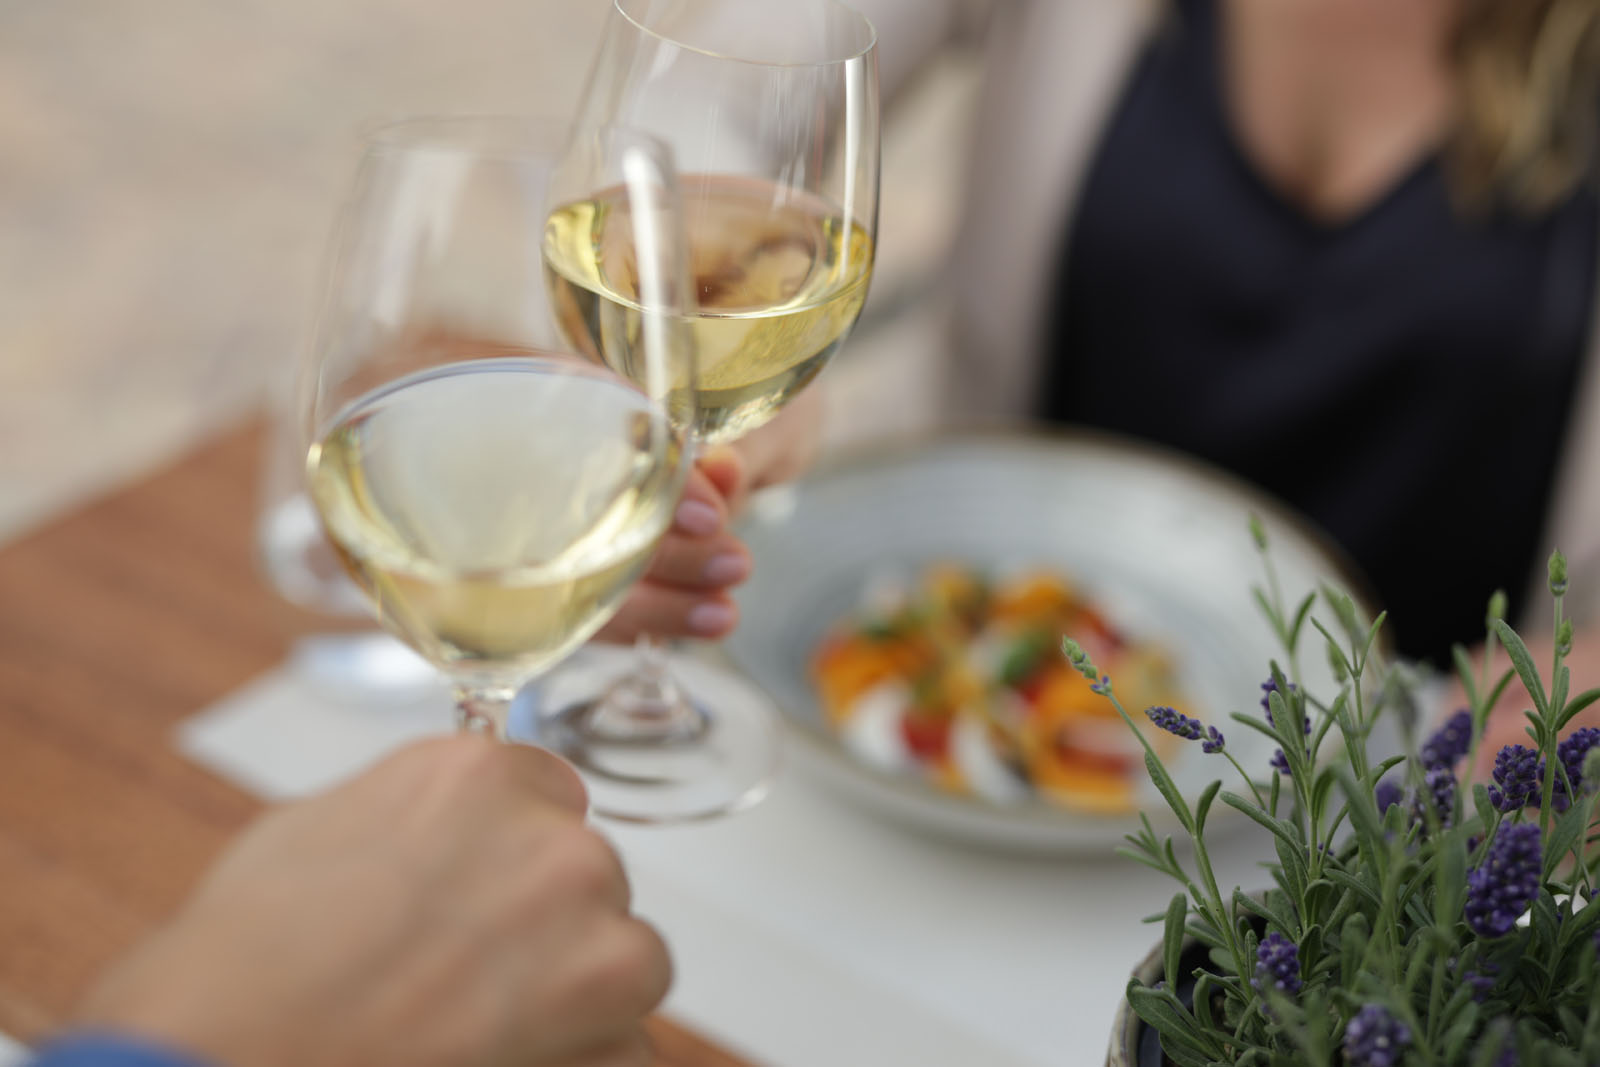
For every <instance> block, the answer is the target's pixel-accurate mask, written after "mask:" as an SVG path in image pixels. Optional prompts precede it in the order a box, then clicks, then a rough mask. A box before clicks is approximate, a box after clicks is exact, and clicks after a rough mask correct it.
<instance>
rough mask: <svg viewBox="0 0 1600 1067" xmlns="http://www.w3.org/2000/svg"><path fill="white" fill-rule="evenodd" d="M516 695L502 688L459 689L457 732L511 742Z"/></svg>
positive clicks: (462, 687) (457, 690)
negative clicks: (509, 721)
mask: <svg viewBox="0 0 1600 1067" xmlns="http://www.w3.org/2000/svg"><path fill="white" fill-rule="evenodd" d="M516 695H517V691H516V690H515V689H512V688H506V687H501V686H472V685H458V686H456V729H457V730H459V731H461V732H462V733H468V734H487V735H488V736H489V737H492V738H494V739H495V740H496V741H505V740H507V737H506V720H507V719H508V718H509V716H510V713H511V701H512V699H513V698H514V697H515V696H516Z"/></svg>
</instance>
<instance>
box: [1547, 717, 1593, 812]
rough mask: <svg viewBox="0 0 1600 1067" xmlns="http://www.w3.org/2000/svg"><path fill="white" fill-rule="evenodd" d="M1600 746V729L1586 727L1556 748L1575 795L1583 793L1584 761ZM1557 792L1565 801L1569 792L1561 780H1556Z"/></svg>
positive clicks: (1573, 733) (1568, 737)
mask: <svg viewBox="0 0 1600 1067" xmlns="http://www.w3.org/2000/svg"><path fill="white" fill-rule="evenodd" d="M1596 745H1600V727H1595V726H1585V727H1583V728H1582V729H1579V730H1574V731H1572V733H1570V734H1568V735H1567V736H1566V738H1565V740H1563V741H1562V742H1561V744H1559V745H1557V746H1556V755H1557V756H1559V757H1560V759H1561V766H1562V767H1563V768H1565V769H1566V772H1567V781H1569V782H1571V783H1572V792H1573V794H1574V795H1578V794H1581V793H1582V792H1583V761H1584V760H1585V759H1586V758H1587V757H1588V755H1589V750H1590V749H1591V748H1594V747H1595V746H1596ZM1556 792H1557V793H1559V794H1561V795H1562V797H1563V798H1564V799H1565V798H1567V792H1566V789H1565V787H1564V786H1563V785H1562V783H1561V780H1560V779H1559V778H1558V779H1556Z"/></svg>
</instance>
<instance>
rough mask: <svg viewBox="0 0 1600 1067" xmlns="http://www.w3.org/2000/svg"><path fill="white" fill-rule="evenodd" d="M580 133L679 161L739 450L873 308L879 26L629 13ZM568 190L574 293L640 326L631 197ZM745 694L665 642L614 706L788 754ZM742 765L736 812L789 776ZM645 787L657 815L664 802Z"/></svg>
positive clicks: (732, 8)
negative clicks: (691, 687) (698, 682)
mask: <svg viewBox="0 0 1600 1067" xmlns="http://www.w3.org/2000/svg"><path fill="white" fill-rule="evenodd" d="M576 124H577V128H578V129H579V130H594V129H604V128H607V127H610V126H613V125H624V126H628V127H630V128H634V129H640V130H645V131H648V132H649V133H650V134H652V135H653V136H656V137H659V138H660V139H661V140H662V141H664V142H665V143H667V144H668V145H669V146H670V147H671V149H672V152H673V155H674V160H675V162H676V163H677V165H678V169H679V187H680V193H681V199H682V203H683V218H684V236H685V240H686V261H687V262H686V269H687V271H688V275H689V279H690V285H691V287H692V291H693V301H692V306H690V307H689V308H688V310H687V315H688V320H687V322H688V330H689V332H690V334H691V335H692V338H693V342H694V347H695V350H696V353H697V361H698V378H697V381H696V382H695V384H694V385H693V386H692V387H688V388H687V390H686V391H689V392H692V393H693V394H694V396H693V403H692V404H689V405H687V408H689V409H692V410H693V412H694V417H693V421H692V423H691V424H690V425H691V427H692V430H693V435H694V438H695V439H696V440H697V441H699V442H702V443H711V444H717V443H723V442H730V441H735V440H737V439H738V438H739V437H741V436H742V435H744V434H746V433H748V432H750V431H751V430H754V429H756V428H757V427H759V426H761V425H763V424H765V423H766V422H768V421H770V420H771V419H773V418H774V417H775V416H777V415H778V414H779V412H781V411H782V410H783V408H784V406H785V405H786V404H787V403H788V402H789V401H790V400H792V399H793V398H794V397H795V396H796V395H797V394H799V393H800V392H801V391H802V390H803V389H805V388H806V386H807V385H808V384H810V382H811V381H813V380H814V379H815V378H816V376H817V374H818V373H820V372H821V370H822V369H823V367H824V366H825V365H826V364H827V362H828V361H829V360H830V359H831V358H832V357H833V356H834V354H835V353H836V352H837V351H838V350H839V348H840V346H841V345H842V344H843V343H844V340H845V338H846V337H847V336H848V334H849V332H850V329H851V327H852V326H853V325H854V324H855V321H856V318H857V316H858V315H859V314H860V312H861V307H862V304H863V303H864V301H865V300H866V295H867V287H868V284H869V282H870V280H871V276H872V264H873V244H874V240H875V238H876V232H877V213H878V206H877V198H878V159H879V133H878V81H877V58H876V36H875V34H874V32H873V29H872V26H871V24H870V23H869V22H868V21H867V20H866V18H864V17H863V16H862V15H860V14H859V13H858V12H856V11H854V10H852V9H851V8H849V7H846V6H845V5H843V4H841V3H837V2H836V0H785V2H784V3H781V4H779V3H772V2H770V0H614V3H613V8H612V11H611V15H610V18H609V21H608V23H607V25H606V29H605V32H604V35H603V37H602V40H601V44H600V48H599V51H598V53H597V55H596V59H595V63H594V67H593V69H592V71H591V73H590V76H589V81H588V84H587V86H586V88H585V90H584V92H583V95H582V98H581V103H580V105H579V110H578V117H577V120H576ZM564 192H565V194H566V196H565V199H564V200H563V201H562V202H561V203H560V204H559V206H558V207H557V208H556V209H555V211H554V212H553V213H552V215H551V219H550V224H549V227H548V229H547V231H546V237H545V255H546V258H547V260H548V261H549V263H550V268H551V272H552V275H553V277H554V278H555V279H556V280H557V282H556V284H557V285H558V286H559V287H564V288H565V289H567V290H568V291H570V292H572V293H575V294H581V297H580V300H581V302H583V303H584V304H585V306H586V307H591V308H599V309H609V310H610V311H611V312H613V313H621V314H624V315H625V314H626V309H628V308H629V307H631V306H633V305H634V304H636V301H637V294H636V293H635V292H634V290H633V286H632V275H631V272H630V267H629V264H628V261H627V255H626V253H625V251H624V249H625V248H626V242H625V241H619V240H616V239H614V238H613V236H612V234H611V229H612V227H614V226H621V227H623V229H624V232H625V230H626V225H627V217H628V216H627V211H626V209H625V208H624V207H623V206H622V205H619V204H618V203H617V202H616V196H617V192H616V190H611V189H605V188H596V187H592V186H591V187H589V188H577V187H574V186H572V185H570V183H569V184H566V185H564ZM573 321H574V322H575V323H576V324H577V329H575V330H574V337H573V340H574V344H575V345H577V346H578V347H580V348H582V349H584V350H585V351H589V352H592V353H595V354H596V356H597V357H598V358H599V359H601V360H602V361H603V362H605V363H606V364H607V365H608V366H611V367H613V368H615V369H617V370H618V371H619V372H620V373H623V374H628V375H631V376H636V375H637V372H638V370H639V367H638V363H637V360H636V357H635V352H634V349H633V343H632V340H631V337H632V334H631V333H630V332H629V331H626V330H615V329H609V330H608V329H606V328H605V325H604V317H603V316H601V315H580V316H575V317H574V319H573ZM735 689H736V687H734V686H732V685H728V686H721V685H718V686H714V687H711V688H710V689H707V688H706V687H701V689H700V690H698V691H688V688H687V687H686V686H683V685H679V684H677V683H676V682H675V681H674V679H673V677H672V674H671V672H670V671H669V670H668V669H667V667H666V663H665V660H664V658H663V656H662V655H661V653H660V652H659V650H658V649H657V648H656V646H655V645H654V644H653V643H651V642H649V641H645V642H642V643H641V650H640V656H639V657H638V661H637V663H636V665H635V667H634V669H632V670H631V671H628V672H625V674H624V676H623V677H622V678H621V679H619V680H618V681H617V682H616V683H615V684H613V685H612V686H611V688H610V689H609V690H607V692H606V693H605V694H603V695H602V696H601V697H600V698H599V701H600V703H601V705H602V706H604V707H609V708H610V709H613V711H616V712H618V713H621V712H624V711H625V712H626V713H628V714H638V713H639V712H638V711H637V709H640V708H655V709H657V713H658V714H661V715H664V716H665V715H669V714H670V715H674V716H677V717H679V718H686V717H687V716H688V714H689V711H687V710H685V709H692V710H693V712H694V713H695V714H696V715H698V717H699V718H701V719H702V720H703V721H704V722H705V724H706V725H705V727H704V729H705V730H706V731H707V733H709V734H710V735H711V736H713V737H717V738H721V739H722V740H723V743H725V744H726V745H728V746H729V747H730V748H731V749H735V750H749V751H758V750H759V751H766V752H771V753H774V756H773V758H774V759H775V758H776V757H775V753H776V751H777V736H778V731H779V725H778V719H777V716H776V714H775V713H774V712H773V711H772V710H771V708H770V707H769V706H767V705H766V704H764V703H763V702H760V701H755V702H749V701H743V700H738V699H729V698H726V697H719V696H718V695H717V694H718V693H728V692H733V691H735ZM713 690H714V691H713ZM629 709H632V710H629ZM591 713H593V714H601V713H603V712H593V711H592V712H591ZM604 713H610V712H604ZM739 766H740V767H742V768H743V769H744V771H745V777H744V779H743V780H742V781H741V780H739V779H738V778H736V777H735V776H733V775H731V774H723V775H722V776H721V781H722V782H723V787H722V788H723V792H724V796H723V798H722V800H721V802H720V807H721V808H724V809H731V808H734V807H738V806H743V805H744V804H747V803H750V802H752V801H753V800H754V798H756V797H758V796H759V795H760V793H761V792H762V791H763V790H764V788H765V783H766V780H767V778H768V777H769V776H770V773H771V771H770V768H768V769H765V770H758V769H757V768H756V766H755V763H754V761H753V760H752V761H743V762H741V763H740V764H739ZM643 777H644V776H641V781H640V783H639V786H638V789H639V792H640V800H639V801H638V806H640V807H641V808H642V807H643V806H644V802H643V799H642V798H643V795H644V794H646V793H648V792H649V791H650V790H651V789H652V788H654V786H652V785H651V784H649V783H647V782H645V781H644V780H643Z"/></svg>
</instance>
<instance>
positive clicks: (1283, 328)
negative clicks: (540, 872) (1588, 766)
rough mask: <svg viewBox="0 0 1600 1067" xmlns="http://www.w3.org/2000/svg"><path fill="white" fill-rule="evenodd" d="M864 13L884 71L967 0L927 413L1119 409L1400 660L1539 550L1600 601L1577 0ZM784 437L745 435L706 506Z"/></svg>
mask: <svg viewBox="0 0 1600 1067" xmlns="http://www.w3.org/2000/svg"><path fill="white" fill-rule="evenodd" d="M857 6H860V7H862V8H863V9H864V10H866V12H867V14H868V15H869V16H870V17H871V18H872V19H873V21H874V24H875V25H876V26H877V27H878V30H879V34H880V38H881V45H880V51H881V53H882V61H883V65H884V82H885V87H886V91H887V90H890V89H892V86H893V84H894V83H895V81H896V80H897V79H898V78H900V77H902V76H903V75H904V74H905V73H906V72H907V71H908V70H909V69H911V68H912V67H913V66H914V65H915V60H916V58H917V55H918V54H919V53H921V52H923V51H924V50H926V49H929V48H931V47H932V46H933V45H934V44H935V43H936V42H937V41H938V40H940V39H943V38H945V37H947V36H949V34H950V33H952V32H954V31H955V28H956V26H957V24H958V23H959V22H960V21H962V20H963V19H965V20H967V21H968V22H970V21H972V19H973V12H974V10H975V9H976V8H983V9H985V10H984V11H983V12H982V13H981V14H980V16H979V18H978V20H977V21H981V22H986V24H987V27H986V37H987V41H988V63H987V67H986V75H985V89H984V93H983V97H982V99H981V100H980V103H979V114H978V121H977V124H976V137H975V141H974V144H973V148H972V151H971V158H972V173H971V176H970V179H969V182H968V186H969V192H968V199H967V205H966V214H965V218H964V220H963V228H962V230H961V233H960V235H959V237H958V239H957V241H956V242H955V244H954V246H953V250H952V258H951V262H950V264H949V273H950V279H951V284H950V286H949V290H948V300H947V304H946V306H947V307H948V308H949V313H950V318H951V323H950V329H949V330H948V336H949V337H950V338H951V345H952V348H953V349H954V350H955V351H954V353H953V355H954V358H953V360H952V361H951V362H950V363H949V365H948V366H949V370H950V377H951V382H950V388H949V389H948V390H947V393H948V396H947V410H946V411H945V412H943V416H944V417H945V418H947V419H952V420H971V419H983V420H992V419H994V418H996V417H1012V418H1019V417H1029V416H1033V417H1044V418H1047V419H1050V420H1056V421H1065V422H1071V423H1076V424H1090V425H1098V426H1104V427H1109V428H1112V429H1115V430H1119V431H1123V432H1127V433H1130V434H1133V435H1135V436H1138V437H1142V438H1146V439H1151V440H1155V441H1160V442H1163V443H1165V444H1168V445H1171V446H1173V447H1176V448H1178V449H1181V450H1183V451H1186V452H1190V453H1192V454H1195V455H1198V456H1201V457H1203V458H1206V459H1208V460H1211V461H1212V462H1214V463H1217V464H1219V465H1221V466H1222V467H1224V468H1226V469H1229V470H1232V471H1234V472H1236V473H1238V474H1239V475H1241V476H1243V477H1245V478H1247V479H1249V480H1251V481H1253V482H1256V483H1258V484H1260V485H1262V486H1264V487H1265V488H1266V489H1268V490H1269V491H1271V492H1274V493H1276V494H1277V495H1279V496H1281V497H1283V498H1285V499H1287V500H1288V501H1289V502H1290V503H1291V504H1293V505H1294V506H1296V507H1298V508H1300V509H1301V510H1303V511H1305V512H1306V513H1308V514H1309V515H1310V516H1311V517H1312V518H1313V519H1314V520H1315V521H1316V522H1318V523H1319V524H1320V525H1321V526H1323V527H1324V528H1325V529H1327V530H1328V531H1329V532H1330V533H1331V534H1332V535H1333V536H1334V537H1335V538H1336V539H1337V540H1339V541H1340V542H1341V543H1342V544H1343V545H1344V546H1345V548H1346V549H1347V550H1348V551H1349V552H1350V553H1351V554H1352V555H1353V556H1354V557H1355V558H1356V560H1357V561H1358V562H1359V564H1360V565H1361V566H1362V567H1363V568H1364V569H1365V570H1366V571H1367V572H1368V574H1369V576H1370V578H1371V579H1372V582H1373V584H1374V585H1375V587H1376V589H1377V592H1378V594H1379V596H1380V598H1381V599H1382V600H1383V602H1384V604H1385V606H1386V607H1388V608H1390V609H1391V610H1392V615H1393V619H1394V626H1395V629H1394V634H1395V636H1396V637H1397V639H1398V641H1399V643H1400V646H1401V648H1402V649H1403V650H1405V651H1406V652H1409V653H1412V654H1415V655H1420V656H1426V657H1428V658H1431V659H1434V660H1435V661H1440V659H1441V657H1442V656H1443V655H1444V653H1445V652H1446V651H1447V649H1448V647H1449V645H1450V644H1451V643H1453V642H1456V641H1460V642H1463V643H1467V644H1474V643H1476V642H1477V641H1478V640H1479V639H1480V638H1481V636H1482V619H1483V607H1484V603H1485V601H1486V599H1487V596H1488V594H1489V593H1490V592H1491V591H1492V590H1493V589H1494V588H1496V587H1500V588H1504V589H1505V590H1506V591H1507V593H1508V594H1510V595H1511V596H1512V598H1513V600H1514V601H1521V602H1522V603H1521V604H1520V605H1518V606H1522V607H1525V606H1527V605H1534V604H1537V601H1535V600H1533V599H1532V598H1531V597H1529V596H1528V595H1527V593H1528V590H1529V588H1530V582H1529V580H1528V579H1529V578H1531V577H1532V575H1533V574H1535V573H1537V571H1538V563H1539V559H1540V557H1542V556H1543V555H1544V554H1545V553H1547V552H1548V551H1549V549H1550V548H1551V547H1552V545H1553V544H1555V543H1557V542H1559V543H1560V544H1561V546H1562V547H1563V548H1564V549H1565V550H1566V551H1567V552H1568V553H1569V554H1570V555H1572V556H1574V573H1575V574H1577V575H1580V576H1582V575H1584V574H1588V573H1590V572H1591V571H1593V572H1594V581H1593V582H1589V583H1584V584H1581V585H1580V584H1578V583H1575V584H1574V589H1573V594H1572V596H1570V597H1569V608H1571V609H1572V613H1573V614H1574V615H1577V616H1579V617H1580V618H1581V617H1582V616H1583V615H1584V614H1585V613H1589V614H1592V615H1600V595H1593V594H1600V470H1597V471H1596V472H1595V476H1594V477H1593V478H1586V477H1585V471H1584V465H1585V464H1586V463H1594V462H1600V430H1596V431H1594V432H1591V431H1590V430H1589V429H1588V426H1589V424H1591V423H1595V422H1597V421H1600V419H1597V418H1592V417H1590V416H1591V413H1592V414H1594V415H1597V416H1600V388H1594V387H1593V384H1594V383H1600V379H1597V378H1596V376H1595V375H1593V374H1589V373H1588V370H1589V368H1591V367H1594V366H1596V365H1597V358H1596V352H1597V351H1600V346H1597V343H1596V338H1597V335H1596V332H1595V330H1594V328H1593V320H1594V314H1593V312H1594V308H1593V306H1592V305H1593V302H1594V301H1593V293H1594V291H1595V289H1596V281H1597V278H1596V275H1597V270H1596V243H1597V234H1600V217H1597V215H1600V209H1597V207H1596V198H1595V194H1594V191H1593V188H1592V183H1591V171H1592V168H1591V155H1592V153H1591V147H1592V142H1593V141H1594V135H1595V132H1596V118H1595V112H1596V106H1595V105H1596V103H1597V101H1600V0H1403V2H1397V0H1114V2H1108V0H989V2H988V3H985V2H984V0H857ZM846 358H847V359H848V358H850V357H846ZM931 358H935V355H934V354H930V359H931ZM839 380H840V379H837V378H834V379H830V376H828V375H825V376H824V377H823V380H822V382H821V388H822V389H823V390H827V389H829V388H832V387H835V386H833V385H831V384H830V382H837V381H839ZM883 402H884V403H885V404H895V405H897V406H899V405H902V404H903V403H904V399H903V397H902V396H901V395H895V396H894V397H887V396H886V397H885V398H884V401H883ZM786 433H787V434H788V437H787V439H785V434H786ZM805 436H806V435H805V434H804V433H803V432H799V431H797V430H796V429H795V428H794V427H793V426H792V425H788V424H786V421H785V420H779V421H778V422H777V423H776V424H774V425H773V426H772V427H771V428H770V429H769V430H768V431H767V432H766V433H765V434H764V435H763V436H762V437H760V438H755V439H752V440H751V441H748V442H745V443H744V445H743V446H742V450H746V451H747V452H748V454H746V455H745V456H744V457H743V458H744V461H745V463H744V468H743V469H742V471H740V472H739V476H738V477H736V478H734V479H732V480H731V481H730V483H729V484H730V485H732V486H733V488H732V490H731V492H730V493H729V494H728V495H729V497H730V499H733V500H735V501H736V500H737V498H738V497H739V496H740V494H741V492H742V490H743V487H744V486H747V485H749V484H760V483H761V482H763V481H766V480H769V477H770V473H771V472H770V471H769V466H770V465H771V464H774V463H777V464H781V463H782V462H783V461H784V457H785V454H786V449H787V448H788V446H789V445H792V444H793V443H794V442H795V441H797V440H802V439H804V438H805ZM1589 482H1594V483H1595V484H1594V485H1593V486H1592V487H1591V486H1590V485H1589V484H1588V483H1589ZM675 540H680V541H681V540H684V539H683V538H681V537H678V538H675ZM675 553H676V554H677V555H683V554H684V553H681V552H676V550H675ZM1586 557H1590V558H1586ZM645 585H646V587H645V591H644V593H643V594H641V595H642V596H643V595H648V594H649V592H650V591H651V589H652V587H651V586H650V584H649V583H646V584H645ZM1591 587H1592V588H1591ZM1585 601H1587V602H1585ZM628 617H629V616H628V615H627V614H625V615H624V616H623V618H624V619H627V618H628ZM1543 617H1546V613H1545V612H1544V611H1542V610H1541V611H1539V612H1538V613H1537V614H1534V615H1532V616H1528V617H1525V618H1524V619H1523V620H1522V621H1524V622H1526V621H1527V619H1528V618H1531V619H1532V620H1533V623H1534V625H1535V626H1537V624H1538V622H1539V620H1540V619H1541V618H1543ZM652 624H653V625H654V626H655V628H658V629H666V630H668V631H670V630H671V629H672V628H673V626H672V620H670V619H665V618H662V617H660V616H657V617H656V618H654V619H652ZM1597 662H1600V661H1597Z"/></svg>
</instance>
